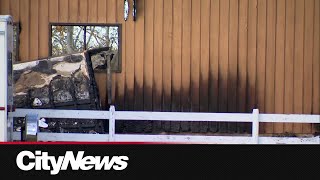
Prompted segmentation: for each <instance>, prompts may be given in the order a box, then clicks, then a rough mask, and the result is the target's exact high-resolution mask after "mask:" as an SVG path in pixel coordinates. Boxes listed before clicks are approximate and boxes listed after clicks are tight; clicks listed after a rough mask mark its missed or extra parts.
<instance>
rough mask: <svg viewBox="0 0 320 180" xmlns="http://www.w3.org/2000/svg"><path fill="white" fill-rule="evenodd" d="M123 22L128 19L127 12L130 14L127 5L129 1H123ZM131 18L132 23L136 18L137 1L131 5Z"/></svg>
mask: <svg viewBox="0 0 320 180" xmlns="http://www.w3.org/2000/svg"><path fill="white" fill-rule="evenodd" d="M123 10H124V15H123V17H124V20H125V21H127V20H128V17H129V12H130V5H129V0H124V7H123ZM132 16H133V21H136V18H137V0H133V5H132Z"/></svg>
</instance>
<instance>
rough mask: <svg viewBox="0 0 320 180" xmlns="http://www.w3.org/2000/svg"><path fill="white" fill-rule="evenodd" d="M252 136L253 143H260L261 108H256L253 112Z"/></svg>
mask: <svg viewBox="0 0 320 180" xmlns="http://www.w3.org/2000/svg"><path fill="white" fill-rule="evenodd" d="M252 138H253V143H255V144H259V110H258V109H254V110H253V113H252Z"/></svg>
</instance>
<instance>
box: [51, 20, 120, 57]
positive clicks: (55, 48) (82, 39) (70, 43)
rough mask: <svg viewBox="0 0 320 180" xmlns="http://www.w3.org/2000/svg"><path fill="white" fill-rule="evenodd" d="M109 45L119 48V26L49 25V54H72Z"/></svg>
mask: <svg viewBox="0 0 320 180" xmlns="http://www.w3.org/2000/svg"><path fill="white" fill-rule="evenodd" d="M103 47H109V48H110V49H112V50H113V51H118V50H119V27H118V26H115V25H113V26H110V25H106V26H101V25H90V24H88V25H74V24H73V25H61V24H54V25H52V26H51V56H61V55H66V54H73V53H77V52H81V51H84V50H91V49H96V48H103Z"/></svg>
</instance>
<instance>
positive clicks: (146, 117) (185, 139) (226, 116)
mask: <svg viewBox="0 0 320 180" xmlns="http://www.w3.org/2000/svg"><path fill="white" fill-rule="evenodd" d="M27 114H38V116H39V117H44V118H64V119H72V118H73V119H74V118H77V119H99V120H100V119H101V120H109V134H75V133H43V132H39V133H38V141H43V142H148V143H154V142H156V143H182V144H320V137H261V136H259V123H311V124H315V123H320V115H285V114H260V113H259V110H258V109H255V110H253V113H252V114H240V113H180V112H179V113H175V112H135V111H133V112H131V111H130V112H129V111H116V110H115V107H114V106H111V107H110V110H109V111H85V110H39V109H17V110H16V111H15V112H13V113H10V114H9V117H10V118H14V117H20V118H21V117H25V116H26V115H27ZM120 120H121V121H124V120H125V121H127V120H129V121H171V122H172V121H179V122H182V121H189V122H233V123H235V122H248V123H252V136H196V135H141V134H139V135H138V134H116V133H115V123H116V121H120ZM13 139H14V140H21V133H20V132H14V133H13Z"/></svg>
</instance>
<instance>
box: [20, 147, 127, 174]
mask: <svg viewBox="0 0 320 180" xmlns="http://www.w3.org/2000/svg"><path fill="white" fill-rule="evenodd" d="M24 159H28V161H27V162H28V163H26V164H25V163H24V162H26V161H24ZM127 161H129V157H128V156H112V157H110V156H104V157H101V156H86V157H84V151H79V152H78V154H77V156H76V157H75V155H74V154H73V152H72V151H67V152H66V153H65V155H64V156H59V157H58V158H56V157H55V156H49V155H48V152H42V151H35V153H33V152H30V151H22V152H20V153H19V154H18V155H17V158H16V164H17V166H18V167H19V168H20V170H22V171H31V170H36V171H43V170H44V171H50V174H51V175H57V174H59V172H60V171H66V170H67V169H68V167H69V165H70V166H71V169H72V170H74V171H78V170H83V171H89V170H92V169H94V170H96V171H101V170H106V171H108V170H111V169H113V170H116V171H122V170H125V169H126V168H127V166H128V162H127Z"/></svg>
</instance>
